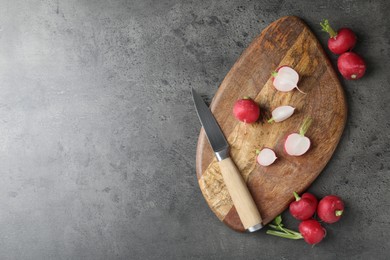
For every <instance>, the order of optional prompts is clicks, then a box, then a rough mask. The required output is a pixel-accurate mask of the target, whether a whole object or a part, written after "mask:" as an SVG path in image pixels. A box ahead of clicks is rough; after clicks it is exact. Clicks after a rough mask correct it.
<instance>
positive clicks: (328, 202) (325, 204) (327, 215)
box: [317, 195, 344, 224]
mask: <svg viewBox="0 0 390 260" xmlns="http://www.w3.org/2000/svg"><path fill="white" fill-rule="evenodd" d="M343 212H344V202H343V201H342V200H341V198H340V197H338V196H335V195H329V196H326V197H324V198H323V199H322V200H320V202H319V204H318V208H317V215H318V217H319V218H320V219H321V220H322V221H324V222H326V223H329V224H331V223H335V222H337V221H339V220H340V218H341V216H342V215H343Z"/></svg>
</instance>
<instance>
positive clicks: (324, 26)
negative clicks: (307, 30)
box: [320, 19, 337, 38]
mask: <svg viewBox="0 0 390 260" xmlns="http://www.w3.org/2000/svg"><path fill="white" fill-rule="evenodd" d="M320 25H321V27H322V30H323V31H324V32H327V33H329V36H330V38H335V37H336V36H337V32H335V30H333V28H332V27H330V24H329V21H328V20H327V19H325V20H324V21H323V22H322V23H320Z"/></svg>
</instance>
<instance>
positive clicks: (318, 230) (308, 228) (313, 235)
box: [299, 219, 326, 245]
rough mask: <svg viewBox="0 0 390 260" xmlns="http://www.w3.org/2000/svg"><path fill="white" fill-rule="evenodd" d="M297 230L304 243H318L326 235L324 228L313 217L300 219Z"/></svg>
mask: <svg viewBox="0 0 390 260" xmlns="http://www.w3.org/2000/svg"><path fill="white" fill-rule="evenodd" d="M299 232H300V233H301V234H302V236H303V239H304V240H305V241H306V243H308V244H310V245H315V244H318V243H319V242H321V240H322V239H323V238H324V237H325V236H326V230H325V228H323V227H322V226H321V224H320V223H319V222H318V221H317V220H315V219H309V220H304V221H302V222H301V224H299Z"/></svg>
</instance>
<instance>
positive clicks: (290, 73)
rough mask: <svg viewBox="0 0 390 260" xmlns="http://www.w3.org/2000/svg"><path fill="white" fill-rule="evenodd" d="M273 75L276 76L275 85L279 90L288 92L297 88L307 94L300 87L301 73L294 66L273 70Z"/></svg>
mask: <svg viewBox="0 0 390 260" xmlns="http://www.w3.org/2000/svg"><path fill="white" fill-rule="evenodd" d="M272 76H273V77H274V81H273V85H274V87H275V88H276V89H277V90H279V91H282V92H288V91H291V90H293V89H294V88H296V89H298V90H299V92H301V93H303V94H306V93H305V92H303V91H301V90H300V89H299V88H298V86H297V84H298V81H299V75H298V72H296V71H295V70H294V69H293V68H290V67H288V66H282V67H280V68H279V69H278V70H277V71H275V72H273V73H272Z"/></svg>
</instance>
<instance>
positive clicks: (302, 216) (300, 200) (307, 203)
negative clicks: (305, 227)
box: [290, 192, 317, 220]
mask: <svg viewBox="0 0 390 260" xmlns="http://www.w3.org/2000/svg"><path fill="white" fill-rule="evenodd" d="M294 197H295V201H293V202H291V204H290V213H291V215H292V216H293V217H294V218H296V219H298V220H307V219H309V218H311V217H312V216H313V215H314V213H315V212H316V209H317V198H316V197H315V196H314V195H313V194H311V193H304V194H303V195H302V197H299V195H298V193H296V192H294Z"/></svg>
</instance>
